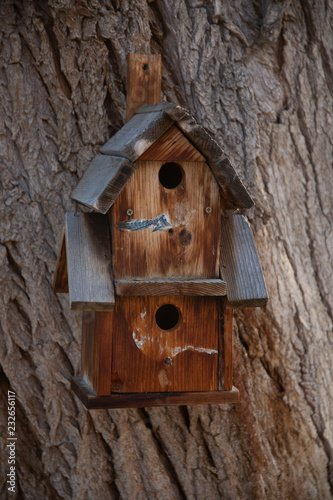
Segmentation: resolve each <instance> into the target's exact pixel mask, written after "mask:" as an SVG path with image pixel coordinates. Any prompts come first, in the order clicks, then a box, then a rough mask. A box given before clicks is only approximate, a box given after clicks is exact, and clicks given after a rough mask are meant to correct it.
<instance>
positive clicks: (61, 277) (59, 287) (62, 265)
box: [53, 232, 68, 293]
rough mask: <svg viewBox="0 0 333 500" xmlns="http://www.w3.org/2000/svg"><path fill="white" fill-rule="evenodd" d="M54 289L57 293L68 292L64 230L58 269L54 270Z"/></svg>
mask: <svg viewBox="0 0 333 500" xmlns="http://www.w3.org/2000/svg"><path fill="white" fill-rule="evenodd" d="M53 290H54V291H55V293H68V274H67V259H66V241H65V232H63V235H62V238H61V244H60V249H59V253H58V259H57V264H56V269H55V272H54V280H53Z"/></svg>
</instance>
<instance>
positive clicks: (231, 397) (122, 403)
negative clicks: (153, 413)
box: [71, 377, 239, 410]
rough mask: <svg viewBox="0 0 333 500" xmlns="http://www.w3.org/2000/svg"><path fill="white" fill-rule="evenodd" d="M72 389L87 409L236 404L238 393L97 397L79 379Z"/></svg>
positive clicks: (212, 392) (171, 393)
mask: <svg viewBox="0 0 333 500" xmlns="http://www.w3.org/2000/svg"><path fill="white" fill-rule="evenodd" d="M71 386H72V389H73V391H74V392H75V394H76V395H77V396H78V398H79V399H80V400H81V401H82V403H83V404H84V405H85V407H86V408H88V409H91V410H92V409H108V408H142V407H150V406H171V405H209V404H227V403H237V401H238V400H239V392H238V389H236V387H233V388H232V389H231V390H230V391H211V392H169V393H156V392H154V393H148V394H139V393H138V394H111V395H108V396H97V395H96V393H95V392H94V391H93V390H92V389H91V388H90V387H89V385H88V384H87V383H86V382H85V381H84V380H83V379H82V378H81V377H73V379H72V383H71Z"/></svg>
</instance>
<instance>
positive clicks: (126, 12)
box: [0, 0, 333, 500]
mask: <svg viewBox="0 0 333 500" xmlns="http://www.w3.org/2000/svg"><path fill="white" fill-rule="evenodd" d="M74 4H75V5H74ZM332 8H333V7H332V2H331V1H330V0H318V1H314V0H312V2H311V1H310V0H295V1H293V2H291V1H290V0H289V1H288V0H282V1H280V2H273V1H272V0H265V1H264V0H261V1H259V0H248V1H246V2H243V1H241V0H236V1H232V0H226V1H224V2H222V0H214V1H213V0H209V1H207V2H204V1H201V0H173V1H167V0H155V1H154V0H153V1H151V0H150V1H147V0H139V1H134V0H124V1H119V0H117V1H110V0H92V1H89V2H88V1H83V0H81V1H80V0H76V2H73V1H70V0H48V1H45V0H24V1H20V0H16V1H15V0H3V1H2V2H1V9H0V16H1V31H0V36H1V54H0V58H1V69H0V109H1V112H0V118H1V119H0V144H1V147H0V162H1V202H0V210H1V219H0V228H1V229H0V231H1V246H0V261H1V270H0V280H1V316H0V321H1V322H0V327H1V332H0V363H1V367H2V368H1V370H0V384H1V422H0V423H1V434H0V435H1V438H2V449H3V454H2V460H1V467H0V470H1V474H0V476H1V479H0V491H1V498H4V499H5V498H7V496H8V497H9V494H8V490H7V488H8V484H7V483H6V481H7V476H6V474H8V472H9V465H8V463H7V455H8V449H7V448H6V443H7V441H6V440H7V406H8V405H7V390H8V389H10V390H12V391H15V393H16V436H17V442H16V443H17V445H16V467H17V468H16V473H17V476H16V486H17V487H16V494H10V498H20V499H21V498H22V499H52V500H56V499H60V498H64V499H71V498H73V499H77V500H81V499H86V500H90V499H91V500H94V499H99V500H104V499H110V498H124V499H131V500H132V499H155V498H156V499H179V498H186V499H205V498H209V499H219V498H223V499H230V500H235V499H244V500H245V499H258V500H262V499H269V500H272V499H302V500H313V499H329V498H332V496H333V495H332V492H333V419H332V410H333V403H332V402H333V384H332V379H333V363H332V346H333V333H332V332H333V330H332V319H333V318H332V295H333V231H332V227H333V226H332V217H333V210H332V192H333V174H332V149H333V127H332V120H333V102H332V100H333V99H332V97H333V96H332V93H333V55H332V44H333V32H332V23H333V10H332ZM128 52H147V53H160V54H162V68H163V69H162V93H163V94H164V96H165V98H166V99H167V100H169V101H171V102H173V103H176V104H180V105H182V106H184V107H185V108H187V109H188V110H189V111H190V112H191V114H193V115H194V116H195V117H196V118H197V120H198V121H199V122H200V123H201V124H202V125H204V126H205V127H206V128H207V129H208V131H209V132H210V133H211V134H212V135H213V136H215V137H216V139H217V141H218V142H219V143H220V144H221V145H222V146H223V147H224V148H225V150H226V152H227V153H228V154H229V155H230V157H231V158H232V159H233V162H234V164H235V165H236V168H237V170H238V172H239V174H240V176H241V177H242V179H243V181H244V183H245V184H246V186H247V188H248V190H249V192H250V194H251V195H252V197H253V198H254V200H255V203H256V205H255V207H254V208H253V209H251V210H249V211H248V212H247V215H248V218H249V220H250V222H251V224H252V226H253V231H254V234H255V240H256V244H257V248H258V252H259V255H260V258H261V262H262V266H263V271H264V275H265V278H266V283H267V288H268V292H269V295H270V300H269V303H268V305H267V306H266V307H265V308H263V309H252V310H244V311H243V312H240V313H238V314H236V319H235V380H234V383H235V385H236V387H238V388H239V390H240V394H241V397H240V402H239V403H238V404H235V405H220V406H217V405H216V406H214V405H212V406H197V407H196V406H193V407H185V406H184V407H164V408H147V409H139V410H136V409H133V410H112V411H111V410H109V411H106V410H93V411H87V410H86V409H85V408H84V407H83V405H82V404H81V402H80V401H79V400H78V399H77V398H76V396H75V395H74V394H73V393H72V392H71V390H70V377H71V376H72V375H74V374H78V372H79V368H80V367H79V364H80V336H81V334H80V318H81V316H80V314H79V313H74V312H71V311H69V309H68V297H67V296H66V295H64V296H56V295H55V294H54V293H53V291H52V279H53V273H54V269H55V262H56V253H57V250H58V246H59V244H60V239H61V233H62V229H63V224H64V214H65V211H73V209H74V204H73V202H72V201H71V199H70V193H71V192H72V190H73V188H74V187H75V185H76V184H77V182H78V179H80V178H81V176H82V174H83V172H84V171H85V169H86V168H87V165H88V164H89V161H90V160H91V159H92V158H93V157H94V155H95V154H96V153H97V152H98V150H99V147H100V146H101V145H102V144H104V143H105V142H106V141H107V139H108V138H110V136H111V135H112V134H114V133H115V132H116V131H117V130H118V129H119V128H120V127H121V126H122V125H123V124H124V122H125V112H126V109H125V106H126V105H125V101H126V54H127V53H128Z"/></svg>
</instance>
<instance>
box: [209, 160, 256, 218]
mask: <svg viewBox="0 0 333 500" xmlns="http://www.w3.org/2000/svg"><path fill="white" fill-rule="evenodd" d="M209 166H210V168H211V170H212V172H213V174H214V177H215V179H216V181H217V182H218V184H219V186H220V188H221V192H222V195H223V198H224V200H225V201H226V202H227V203H228V204H229V208H233V207H237V208H251V207H252V206H253V205H254V201H253V200H252V198H251V196H250V195H249V193H248V191H247V190H246V188H245V187H244V184H243V183H242V181H241V180H240V178H239V177H238V175H237V173H236V170H235V168H234V167H233V166H232V164H231V163H230V160H229V158H227V157H225V158H223V159H221V160H220V161H218V162H216V163H214V162H209Z"/></svg>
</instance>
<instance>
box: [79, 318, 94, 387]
mask: <svg viewBox="0 0 333 500" xmlns="http://www.w3.org/2000/svg"><path fill="white" fill-rule="evenodd" d="M97 364H98V352H97V350H96V336H95V312H94V311H83V312H82V340H81V373H82V376H83V378H84V380H85V381H86V382H87V383H88V384H89V385H90V387H91V388H92V389H93V390H96V388H97V384H98V372H97V368H96V367H97Z"/></svg>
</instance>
